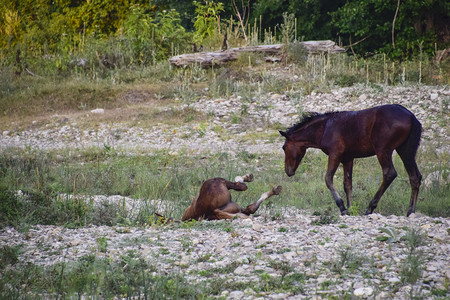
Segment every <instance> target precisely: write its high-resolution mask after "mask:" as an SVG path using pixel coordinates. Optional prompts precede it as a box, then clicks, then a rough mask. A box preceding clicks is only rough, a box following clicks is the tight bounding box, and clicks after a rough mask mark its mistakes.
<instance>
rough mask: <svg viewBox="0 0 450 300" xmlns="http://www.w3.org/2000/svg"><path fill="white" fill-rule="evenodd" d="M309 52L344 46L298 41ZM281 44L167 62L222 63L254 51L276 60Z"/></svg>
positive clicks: (331, 50) (180, 57) (184, 56)
mask: <svg viewBox="0 0 450 300" xmlns="http://www.w3.org/2000/svg"><path fill="white" fill-rule="evenodd" d="M300 44H302V45H303V46H304V47H305V49H306V50H307V51H308V52H309V53H310V54H318V53H327V54H328V53H330V54H332V53H342V52H345V49H344V48H341V47H339V46H337V45H336V43H335V42H333V41H308V42H300ZM282 49H283V44H275V45H260V46H247V47H241V48H232V49H228V50H225V51H214V52H198V53H188V54H182V55H177V56H173V57H171V58H170V59H169V62H170V63H171V64H172V65H174V66H189V65H193V64H198V65H200V66H205V67H208V66H213V65H222V64H225V63H227V62H230V61H234V60H236V59H237V58H238V55H239V53H245V52H255V53H263V54H264V56H265V57H271V58H270V59H269V58H268V59H267V60H271V61H274V60H275V61H276V60H277V59H274V58H273V57H278V58H279V57H281V54H282Z"/></svg>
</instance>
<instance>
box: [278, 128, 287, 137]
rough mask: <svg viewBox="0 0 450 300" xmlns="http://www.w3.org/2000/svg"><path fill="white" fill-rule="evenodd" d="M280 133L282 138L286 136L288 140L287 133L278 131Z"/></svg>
mask: <svg viewBox="0 0 450 300" xmlns="http://www.w3.org/2000/svg"><path fill="white" fill-rule="evenodd" d="M278 132H279V133H280V134H281V135H282V136H284V137H285V138H287V133H286V132H285V131H281V130H278Z"/></svg>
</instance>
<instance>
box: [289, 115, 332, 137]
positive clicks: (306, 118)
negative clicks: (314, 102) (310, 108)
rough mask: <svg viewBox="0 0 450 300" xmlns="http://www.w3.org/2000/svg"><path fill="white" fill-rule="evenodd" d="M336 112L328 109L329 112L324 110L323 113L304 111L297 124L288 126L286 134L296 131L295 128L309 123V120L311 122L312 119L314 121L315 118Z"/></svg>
mask: <svg viewBox="0 0 450 300" xmlns="http://www.w3.org/2000/svg"><path fill="white" fill-rule="evenodd" d="M336 113H339V112H337V111H329V112H326V113H323V114H321V113H318V112H306V113H304V114H303V116H302V118H301V119H300V121H299V122H298V123H297V124H294V125H293V126H292V127H290V128H289V129H288V130H287V131H286V133H287V134H291V133H293V132H294V131H296V130H297V129H299V128H301V127H303V126H305V125H306V124H308V123H310V122H312V121H314V120H316V119H318V118H320V117H326V116H329V115H334V114H336Z"/></svg>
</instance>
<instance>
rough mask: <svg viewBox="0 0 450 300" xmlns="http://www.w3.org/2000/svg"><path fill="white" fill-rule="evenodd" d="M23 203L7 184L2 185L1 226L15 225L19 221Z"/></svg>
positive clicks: (0, 202) (0, 194) (0, 199)
mask: <svg viewBox="0 0 450 300" xmlns="http://www.w3.org/2000/svg"><path fill="white" fill-rule="evenodd" d="M21 211H22V204H21V203H20V202H19V201H18V199H17V197H16V196H15V195H14V193H12V192H11V191H9V190H8V189H7V188H6V187H5V186H2V185H0V212H1V214H0V228H3V227H6V226H14V225H15V224H17V223H18V222H19V219H20V215H21Z"/></svg>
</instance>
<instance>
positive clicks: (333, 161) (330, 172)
mask: <svg viewBox="0 0 450 300" xmlns="http://www.w3.org/2000/svg"><path fill="white" fill-rule="evenodd" d="M339 163H340V162H339V159H337V158H336V157H333V156H328V169H327V174H326V175H325V183H326V184H327V187H328V189H329V190H330V191H331V194H332V195H333V198H334V201H336V205H337V206H338V207H339V209H340V210H341V215H347V214H348V210H347V209H346V208H345V205H344V201H342V198H341V197H340V196H339V194H338V192H337V191H336V188H335V187H334V184H333V176H334V174H335V173H336V170H337V168H338V167H339Z"/></svg>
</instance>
